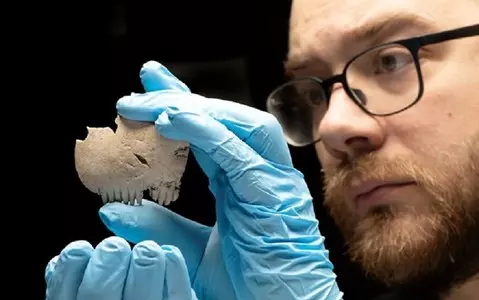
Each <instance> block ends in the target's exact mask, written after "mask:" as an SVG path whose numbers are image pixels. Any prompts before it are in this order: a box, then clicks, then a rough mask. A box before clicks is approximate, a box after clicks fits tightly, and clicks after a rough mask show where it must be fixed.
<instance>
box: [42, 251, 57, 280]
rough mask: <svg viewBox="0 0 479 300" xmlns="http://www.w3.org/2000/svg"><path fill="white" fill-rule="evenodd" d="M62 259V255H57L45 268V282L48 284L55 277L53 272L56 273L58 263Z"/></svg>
mask: <svg viewBox="0 0 479 300" xmlns="http://www.w3.org/2000/svg"><path fill="white" fill-rule="evenodd" d="M59 258H60V255H55V256H54V257H52V259H50V261H49V262H48V264H47V266H46V267H45V282H46V283H48V282H49V281H50V278H51V277H52V275H53V272H54V271H55V267H56V265H57V263H58V259H59Z"/></svg>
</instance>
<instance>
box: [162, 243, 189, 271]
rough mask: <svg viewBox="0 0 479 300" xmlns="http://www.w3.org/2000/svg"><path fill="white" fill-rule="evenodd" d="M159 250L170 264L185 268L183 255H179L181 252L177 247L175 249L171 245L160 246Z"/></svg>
mask: <svg viewBox="0 0 479 300" xmlns="http://www.w3.org/2000/svg"><path fill="white" fill-rule="evenodd" d="M161 249H162V250H163V251H164V253H165V257H166V258H167V259H169V260H170V261H171V262H174V263H176V264H179V265H184V266H186V262H185V258H184V257H183V253H181V250H180V249H179V248H178V247H175V246H173V245H163V246H161Z"/></svg>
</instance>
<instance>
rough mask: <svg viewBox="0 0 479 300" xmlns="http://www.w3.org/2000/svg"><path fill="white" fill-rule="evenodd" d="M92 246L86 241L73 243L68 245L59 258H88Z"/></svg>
mask: <svg viewBox="0 0 479 300" xmlns="http://www.w3.org/2000/svg"><path fill="white" fill-rule="evenodd" d="M93 250H94V249H93V246H92V245H91V244H90V243H89V242H87V241H83V240H80V241H74V242H71V243H70V244H68V245H67V246H66V247H65V248H64V249H63V250H62V252H61V254H60V255H61V256H64V257H65V258H69V259H75V258H76V259H78V258H79V259H83V258H89V257H90V256H91V254H92V253H93Z"/></svg>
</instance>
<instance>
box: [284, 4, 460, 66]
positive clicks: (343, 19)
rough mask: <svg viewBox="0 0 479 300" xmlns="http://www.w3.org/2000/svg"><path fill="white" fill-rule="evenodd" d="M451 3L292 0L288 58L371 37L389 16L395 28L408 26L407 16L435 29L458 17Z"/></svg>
mask: <svg viewBox="0 0 479 300" xmlns="http://www.w3.org/2000/svg"><path fill="white" fill-rule="evenodd" d="M452 5H453V3H452V2H451V1H448V0H388V1H384V0H336V1H328V0H293V5H292V11H291V21H290V38H289V44H290V45H289V48H290V53H289V59H290V60H292V61H293V63H294V61H295V60H296V59H297V58H304V56H305V55H307V53H308V52H323V49H324V47H326V45H327V47H328V49H332V48H334V46H335V45H336V44H338V43H340V42H344V40H349V41H350V42H351V40H352V39H354V42H356V40H359V38H360V37H367V36H368V35H369V36H373V35H374V32H375V31H377V29H379V28H380V26H377V24H379V25H381V24H382V23H384V21H389V20H388V19H397V20H399V22H397V26H398V27H401V26H402V27H408V26H407V24H409V23H408V22H409V21H408V19H410V20H411V22H412V20H416V21H417V22H416V23H417V24H418V25H421V24H422V25H427V23H431V24H430V25H431V28H434V27H435V26H434V25H437V24H435V23H437V22H441V23H442V22H447V19H451V18H455V19H456V20H457V19H458V18H457V16H454V13H453V12H452V11H451V8H453V7H452ZM456 6H457V5H456ZM401 19H402V20H403V21H404V20H405V21H406V22H401ZM459 20H460V18H459ZM375 23H376V24H375ZM390 25H391V24H390ZM392 25H395V24H394V22H392ZM423 27H424V28H425V27H427V26H423ZM426 31H427V30H426ZM341 46H344V45H342V44H341ZM316 47H317V49H314V48H316ZM312 48H313V49H312ZM331 51H332V50H331Z"/></svg>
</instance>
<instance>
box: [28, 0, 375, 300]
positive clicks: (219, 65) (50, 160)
mask: <svg viewBox="0 0 479 300" xmlns="http://www.w3.org/2000/svg"><path fill="white" fill-rule="evenodd" d="M289 5H290V2H289V1H237V2H231V1H171V2H166V1H156V2H153V1H119V0H117V1H110V2H104V4H102V5H98V4H95V5H93V4H79V3H76V4H71V3H70V4H68V5H67V4H63V5H62V4H59V6H56V7H55V8H52V9H56V10H57V12H55V11H50V14H48V15H49V16H50V15H52V17H51V19H47V17H46V16H45V17H44V20H43V21H44V22H45V23H48V25H49V27H48V28H50V30H51V31H50V32H48V33H47V34H45V33H44V34H45V35H44V36H43V38H44V39H43V40H42V41H41V42H36V43H34V46H35V47H38V48H40V49H43V51H45V52H44V53H45V55H44V60H43V61H42V64H43V67H42V69H40V70H39V74H38V75H39V77H42V74H45V77H47V78H42V79H43V80H44V81H47V82H48V83H45V84H46V86H47V90H49V91H50V92H49V93H48V94H44V97H46V98H45V99H46V100H44V101H45V102H43V103H45V107H44V108H45V110H46V112H45V113H44V115H45V116H47V117H46V118H44V119H49V120H50V121H52V120H53V123H54V124H53V125H51V126H53V127H51V128H50V130H48V131H47V130H43V131H42V136H41V138H42V139H43V142H42V143H43V144H41V145H42V147H41V148H42V149H43V150H45V151H44V152H45V156H44V160H45V161H46V163H45V164H43V165H42V167H39V169H40V172H41V173H42V178H41V180H39V182H42V184H43V187H42V186H40V187H39V189H44V190H45V192H44V193H37V194H39V195H41V197H47V198H48V199H47V200H45V201H42V205H41V207H42V211H41V213H40V215H41V216H40V217H41V220H42V221H41V225H40V226H39V227H38V230H39V231H40V232H39V233H38V234H37V233H33V234H32V232H30V233H29V234H30V237H37V238H39V239H41V242H40V246H37V247H38V248H39V249H40V253H41V256H40V259H38V260H35V261H34V262H32V263H33V264H34V269H35V272H29V273H32V274H34V275H35V278H36V279H35V282H36V283H38V285H35V288H36V290H35V292H37V293H38V294H37V295H38V297H34V298H30V299H42V298H44V296H43V295H44V289H45V285H44V280H43V271H44V268H45V265H46V264H47V262H48V260H49V259H50V258H51V257H53V256H54V255H56V254H58V253H59V252H60V251H61V249H62V248H63V247H64V246H65V245H67V244H68V243H69V242H71V241H74V240H79V239H83V240H88V241H90V242H91V243H92V244H94V245H95V244H97V243H98V242H99V241H101V240H102V239H104V238H105V237H107V236H109V235H110V234H111V233H110V232H108V231H107V230H106V229H105V227H104V226H103V224H102V223H101V222H100V220H99V218H98V213H97V212H98V209H99V208H100V206H101V201H100V199H99V198H98V196H96V195H93V194H91V193H90V192H88V191H87V190H86V189H85V188H84V187H83V186H82V184H81V183H80V182H79V180H78V178H77V176H76V173H75V169H74V164H73V155H72V154H73V147H74V143H75V139H83V138H84V137H85V135H86V129H85V128H86V126H111V125H113V119H114V117H115V114H116V112H115V103H116V101H117V100H118V98H120V97H122V96H123V95H127V94H130V93H131V92H142V87H141V83H140V80H139V77H138V72H139V70H140V68H141V65H142V64H143V63H144V62H146V61H148V60H157V61H160V62H162V63H164V64H165V65H166V66H167V67H169V68H170V69H171V70H172V72H173V73H175V74H176V75H177V76H178V77H180V78H181V79H182V80H184V81H185V82H186V83H187V84H188V85H189V86H190V87H191V88H192V89H193V91H194V92H198V93H201V94H205V95H209V96H213V97H221V98H226V99H231V100H236V101H241V102H244V103H247V104H249V105H253V106H256V107H258V108H259V109H264V105H265V103H264V100H265V98H266V96H267V94H268V93H269V92H270V91H271V89H273V88H274V87H275V86H276V85H277V84H279V83H281V81H282V79H283V76H282V60H283V58H284V55H285V51H286V42H287V27H288V16H289ZM39 36H40V38H42V35H39ZM47 36H48V38H47ZM47 57H48V59H47ZM47 73H48V76H47V75H46V74H47ZM47 103H50V104H53V103H54V104H55V105H51V106H50V105H48V104H47ZM48 126H50V125H48ZM44 127H46V125H42V127H40V126H38V127H36V128H38V129H39V130H40V129H41V128H44ZM38 151H40V150H38ZM291 151H292V153H293V157H294V161H295V164H296V166H297V167H298V168H299V169H300V170H301V171H302V172H303V173H304V174H305V175H306V178H307V181H308V184H309V186H310V189H311V192H312V193H313V195H314V196H315V201H316V211H317V217H318V219H319V220H320V227H321V232H322V234H323V235H325V236H326V245H327V247H328V248H329V249H330V251H331V253H330V254H331V259H332V260H333V262H334V264H335V266H336V272H337V274H338V275H339V278H338V280H339V283H340V286H341V289H342V290H343V291H344V292H345V293H346V298H345V299H369V298H370V296H371V295H372V294H373V293H374V291H375V290H374V289H373V284H372V283H371V282H369V281H367V280H366V279H365V278H364V277H363V276H362V274H361V273H360V272H359V271H358V269H357V268H356V267H355V266H353V265H352V264H350V263H349V262H348V260H347V257H346V256H345V255H344V251H345V249H344V248H343V247H342V244H343V241H342V240H341V238H340V236H339V234H338V233H337V231H336V228H335V227H334V225H333V222H332V221H331V219H330V217H329V216H328V215H327V214H326V212H325V211H324V210H323V208H322V197H321V196H322V195H321V185H320V182H321V178H320V172H319V169H320V167H319V164H318V163H317V161H316V159H315V156H314V152H313V150H312V149H311V148H306V149H294V148H293V149H291ZM42 153H43V152H42ZM52 186H55V188H51V187H52ZM182 187H183V188H182V192H181V196H180V198H179V199H178V200H177V202H175V203H174V204H172V206H171V209H173V210H175V211H177V212H179V213H181V214H182V215H184V216H186V217H189V218H191V219H194V220H196V221H199V222H201V223H204V224H208V225H212V224H213V223H214V221H215V220H214V201H213V199H212V197H211V195H210V193H209V191H208V188H207V180H206V178H205V176H204V175H203V174H202V173H201V171H200V169H199V168H198V166H197V165H196V162H195V161H194V158H190V160H189V163H188V166H187V171H186V174H185V177H184V182H183V186H182ZM36 229H37V228H35V229H33V230H36ZM30 267H31V266H29V268H30Z"/></svg>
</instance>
